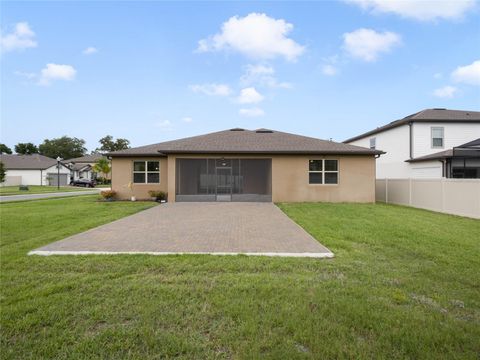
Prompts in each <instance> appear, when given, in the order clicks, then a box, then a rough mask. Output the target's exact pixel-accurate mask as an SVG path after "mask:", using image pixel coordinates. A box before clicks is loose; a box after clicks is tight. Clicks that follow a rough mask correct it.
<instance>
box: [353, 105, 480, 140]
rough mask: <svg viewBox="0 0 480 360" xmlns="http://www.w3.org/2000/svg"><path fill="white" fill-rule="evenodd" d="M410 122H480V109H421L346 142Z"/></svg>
mask: <svg viewBox="0 0 480 360" xmlns="http://www.w3.org/2000/svg"><path fill="white" fill-rule="evenodd" d="M410 122H480V111H469V110H447V109H425V110H422V111H419V112H418V113H415V114H412V115H408V116H406V117H404V118H403V119H400V120H395V121H392V122H391V123H389V124H387V125H384V126H380V127H378V128H376V129H373V130H370V131H367V132H366V133H363V134H361V135H357V136H354V137H352V138H350V139H347V140H345V141H344V143H349V142H352V141H355V140H359V139H362V138H364V137H366V136H370V135H374V134H378V133H379V132H382V131H385V130H389V129H393V128H395V127H397V126H401V125H405V124H408V123H410Z"/></svg>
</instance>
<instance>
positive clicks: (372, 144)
mask: <svg viewBox="0 0 480 360" xmlns="http://www.w3.org/2000/svg"><path fill="white" fill-rule="evenodd" d="M376 147H377V138H370V149H374V150H375V148H376Z"/></svg>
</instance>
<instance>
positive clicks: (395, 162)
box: [344, 109, 480, 179]
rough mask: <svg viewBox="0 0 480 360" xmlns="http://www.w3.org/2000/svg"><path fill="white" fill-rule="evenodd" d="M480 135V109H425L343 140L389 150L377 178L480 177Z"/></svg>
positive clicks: (378, 164)
mask: <svg viewBox="0 0 480 360" xmlns="http://www.w3.org/2000/svg"><path fill="white" fill-rule="evenodd" d="M479 138H480V112H479V111H464V110H447V109H426V110H422V111H420V112H418V113H415V114H412V115H409V116H407V117H405V118H403V119H400V120H396V121H393V122H391V123H389V124H387V125H384V126H381V127H378V128H376V129H374V130H371V131H368V132H366V133H364V134H361V135H358V136H355V137H353V138H351V139H348V140H345V141H344V143H346V144H351V145H357V146H362V147H368V148H371V149H378V150H382V151H385V152H386V154H384V155H382V156H381V157H379V158H378V159H377V165H376V168H377V173H376V177H377V179H382V178H390V179H391V178H441V177H447V178H450V177H458V178H480V147H478V145H475V144H476V142H475V140H477V139H479ZM463 146H466V147H469V150H468V151H460V150H462V149H463ZM455 149H457V150H458V151H455ZM466 154H468V155H466Z"/></svg>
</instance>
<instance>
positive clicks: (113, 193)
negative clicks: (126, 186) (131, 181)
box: [100, 190, 117, 200]
mask: <svg viewBox="0 0 480 360" xmlns="http://www.w3.org/2000/svg"><path fill="white" fill-rule="evenodd" d="M100 195H102V197H103V198H104V199H105V200H111V199H113V198H114V197H115V196H116V195H117V192H116V191H114V190H105V191H102V192H101V193H100Z"/></svg>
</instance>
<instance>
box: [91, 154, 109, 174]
mask: <svg viewBox="0 0 480 360" xmlns="http://www.w3.org/2000/svg"><path fill="white" fill-rule="evenodd" d="M111 169H112V168H111V166H110V161H108V160H107V159H105V158H101V159H98V160H97V161H96V162H95V165H94V166H93V170H94V171H95V172H97V173H100V174H103V176H105V178H108V174H110V170H111Z"/></svg>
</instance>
